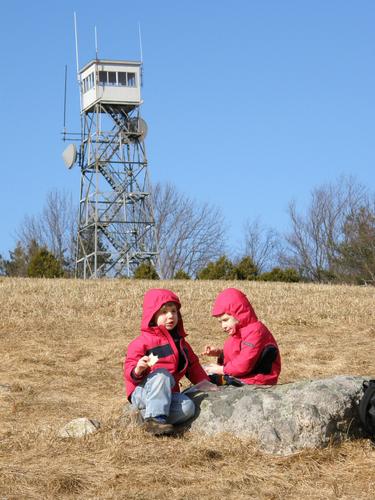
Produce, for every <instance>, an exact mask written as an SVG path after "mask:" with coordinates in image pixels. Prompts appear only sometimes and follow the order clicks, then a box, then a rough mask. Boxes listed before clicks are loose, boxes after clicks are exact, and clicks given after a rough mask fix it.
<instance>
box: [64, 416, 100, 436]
mask: <svg viewBox="0 0 375 500" xmlns="http://www.w3.org/2000/svg"><path fill="white" fill-rule="evenodd" d="M99 428H100V422H99V421H98V420H93V419H91V418H85V417H82V418H76V419H74V420H71V421H70V422H68V423H67V424H66V425H65V426H64V427H63V428H62V429H60V431H59V432H58V436H59V437H61V438H71V437H73V438H80V437H83V436H86V435H87V434H93V433H94V432H96V431H97V430H98V429H99Z"/></svg>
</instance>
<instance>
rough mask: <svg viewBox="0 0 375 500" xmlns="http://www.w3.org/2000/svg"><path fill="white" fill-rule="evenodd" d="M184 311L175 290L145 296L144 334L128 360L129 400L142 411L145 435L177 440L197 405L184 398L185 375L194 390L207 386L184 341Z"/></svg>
mask: <svg viewBox="0 0 375 500" xmlns="http://www.w3.org/2000/svg"><path fill="white" fill-rule="evenodd" d="M180 307H181V304H180V300H179V298H178V297H177V295H175V294H174V293H173V292H171V291H170V290H166V289H162V288H155V289H151V290H149V291H148V292H146V294H145V296H144V301H143V316H142V323H141V334H140V335H139V336H138V337H137V338H136V339H135V340H133V341H132V342H131V343H130V344H129V346H128V351H127V355H126V359H125V365H124V379H125V385H126V392H127V397H128V399H129V401H130V402H131V404H132V405H133V407H135V408H137V409H138V410H140V412H141V415H142V417H143V419H144V428H145V430H147V431H148V432H151V433H152V434H155V435H161V434H172V433H173V431H174V427H173V425H174V424H181V423H183V422H185V421H186V420H188V419H190V418H191V417H193V416H194V413H195V405H194V403H193V401H192V400H191V399H190V398H189V397H188V396H186V395H185V394H181V393H180V386H179V381H180V379H181V378H182V377H183V376H184V375H186V376H187V377H188V379H189V380H190V381H191V382H193V384H196V383H198V382H201V381H202V380H208V376H207V374H206V372H205V371H204V370H203V368H202V366H201V365H200V363H199V360H198V357H197V356H196V354H195V353H194V352H193V350H192V348H191V347H190V345H189V344H188V343H187V342H186V340H185V337H186V333H185V331H184V327H183V323H182V317H181V314H180Z"/></svg>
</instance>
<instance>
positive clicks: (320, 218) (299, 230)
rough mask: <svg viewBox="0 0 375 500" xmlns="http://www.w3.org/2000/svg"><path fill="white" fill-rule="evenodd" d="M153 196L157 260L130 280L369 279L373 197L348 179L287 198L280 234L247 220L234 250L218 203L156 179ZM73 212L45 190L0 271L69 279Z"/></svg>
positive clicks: (374, 272)
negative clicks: (300, 201) (304, 199)
mask: <svg viewBox="0 0 375 500" xmlns="http://www.w3.org/2000/svg"><path fill="white" fill-rule="evenodd" d="M152 196H153V204H154V216H155V229H156V235H157V239H158V245H159V263H158V265H157V266H156V268H154V267H153V266H152V265H151V263H149V262H144V263H142V264H140V266H139V267H138V268H137V269H136V271H135V273H134V278H140V279H142V278H147V279H159V278H160V279H223V280H232V279H238V280H265V281H287V282H296V281H308V282H318V283H322V282H323V283H328V282H331V283H349V284H369V285H374V284H375V196H374V193H370V192H369V190H368V189H366V188H365V187H364V186H363V185H361V184H360V183H358V182H357V181H356V180H355V179H353V178H351V177H340V178H339V179H337V180H336V181H335V182H333V183H328V184H323V185H321V186H318V187H316V188H314V189H313V190H312V191H311V196H310V199H309V203H308V204H307V206H306V208H305V209H304V210H299V209H298V207H297V205H296V203H295V202H294V201H291V202H290V204H289V206H288V216H289V229H288V230H287V231H286V232H285V233H284V234H280V233H279V232H278V231H277V230H276V229H274V228H268V227H265V226H264V225H263V224H262V223H261V221H260V219H257V218H255V219H251V218H248V219H247V220H246V221H245V222H244V226H243V240H242V242H241V250H240V251H238V252H237V254H233V252H228V249H227V248H226V242H225V234H226V231H227V225H226V221H225V218H224V216H223V214H222V212H221V211H220V210H219V209H218V208H216V207H213V206H211V205H209V204H207V203H199V202H197V201H195V200H193V199H192V198H190V197H188V196H187V195H185V194H183V193H180V192H178V190H177V189H176V187H175V186H173V185H172V184H164V185H162V184H156V185H155V186H154V189H153V195H152ZM76 213H77V210H76V207H75V205H74V203H73V201H72V197H71V195H70V194H69V193H66V192H59V191H53V192H50V193H49V194H48V195H47V198H46V202H45V205H44V207H43V209H42V212H41V213H40V214H38V215H28V216H25V218H24V220H23V221H22V223H21V225H20V227H19V228H18V230H17V242H16V245H15V248H14V249H13V250H11V251H10V252H9V257H8V258H4V257H2V256H0V273H1V274H2V275H6V276H44V277H62V276H65V277H69V276H73V275H74V263H75V241H76V233H77V216H76Z"/></svg>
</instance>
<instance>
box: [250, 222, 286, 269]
mask: <svg viewBox="0 0 375 500" xmlns="http://www.w3.org/2000/svg"><path fill="white" fill-rule="evenodd" d="M244 236H245V248H244V252H245V255H248V256H249V257H251V259H252V261H253V262H254V264H255V265H256V267H257V269H258V272H264V271H265V270H266V269H269V268H271V267H272V265H274V264H275V263H276V260H277V255H278V253H279V251H280V247H281V244H280V237H279V235H278V233H277V231H275V230H274V229H272V228H267V227H266V226H264V225H263V224H262V223H261V221H260V218H259V217H258V218H256V219H254V220H252V221H251V220H250V219H248V220H247V221H246V222H245V224H244Z"/></svg>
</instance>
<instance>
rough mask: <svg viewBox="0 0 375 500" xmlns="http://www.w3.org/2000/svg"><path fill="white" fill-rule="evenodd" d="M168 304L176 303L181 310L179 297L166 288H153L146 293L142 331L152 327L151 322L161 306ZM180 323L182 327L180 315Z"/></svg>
mask: <svg viewBox="0 0 375 500" xmlns="http://www.w3.org/2000/svg"><path fill="white" fill-rule="evenodd" d="M166 302H174V303H175V304H176V305H177V309H180V307H181V303H180V299H179V298H178V297H177V295H176V294H175V293H173V292H171V291H170V290H167V289H165V288H151V290H148V292H146V293H145V296H144V298H143V314H142V322H141V328H142V330H144V329H147V328H148V327H149V326H150V322H151V320H152V318H153V316H154V314H155V313H156V311H158V310H159V309H160V308H161V306H162V305H163V304H165V303H166ZM178 317H179V321H178V325H179V326H182V320H181V315H180V313H179V314H178Z"/></svg>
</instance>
